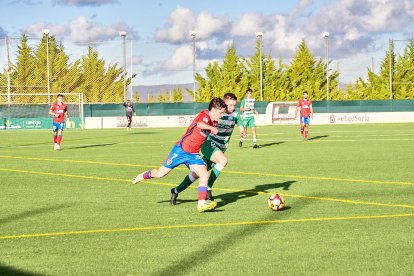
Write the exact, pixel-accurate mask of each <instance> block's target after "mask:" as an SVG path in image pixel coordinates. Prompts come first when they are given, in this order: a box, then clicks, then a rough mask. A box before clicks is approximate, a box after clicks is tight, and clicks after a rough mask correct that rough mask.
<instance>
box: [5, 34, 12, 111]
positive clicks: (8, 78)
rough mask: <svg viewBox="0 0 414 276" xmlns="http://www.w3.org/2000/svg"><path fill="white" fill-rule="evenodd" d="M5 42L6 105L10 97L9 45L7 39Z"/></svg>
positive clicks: (6, 38)
mask: <svg viewBox="0 0 414 276" xmlns="http://www.w3.org/2000/svg"><path fill="white" fill-rule="evenodd" d="M4 39H5V40H6V51H7V103H8V104H10V103H11V95H10V90H11V89H10V73H11V70H10V45H9V37H7V36H6V37H5V38H4Z"/></svg>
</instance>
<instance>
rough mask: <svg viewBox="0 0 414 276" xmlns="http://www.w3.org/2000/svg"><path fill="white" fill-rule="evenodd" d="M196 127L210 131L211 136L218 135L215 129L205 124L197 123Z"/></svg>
mask: <svg viewBox="0 0 414 276" xmlns="http://www.w3.org/2000/svg"><path fill="white" fill-rule="evenodd" d="M197 127H199V128H201V129H206V130H210V131H211V133H213V134H217V133H218V130H217V128H215V127H213V126H210V125H209V124H206V123H204V122H198V123H197Z"/></svg>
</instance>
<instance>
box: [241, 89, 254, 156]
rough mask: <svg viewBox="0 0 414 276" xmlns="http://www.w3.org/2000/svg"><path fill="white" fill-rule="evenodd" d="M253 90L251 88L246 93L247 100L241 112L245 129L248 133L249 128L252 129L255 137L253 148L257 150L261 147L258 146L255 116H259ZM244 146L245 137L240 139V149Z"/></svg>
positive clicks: (243, 102)
mask: <svg viewBox="0 0 414 276" xmlns="http://www.w3.org/2000/svg"><path fill="white" fill-rule="evenodd" d="M252 93H253V92H252V90H251V89H250V88H249V89H247V91H246V98H244V99H243V100H242V101H241V104H240V111H242V112H243V115H242V119H243V127H244V128H245V130H246V131H247V128H251V129H252V136H253V148H255V149H257V148H259V146H258V145H257V144H256V122H255V121H254V115H257V114H259V112H257V110H256V109H255V108H254V103H255V101H256V99H255V98H253V97H252ZM242 146H243V136H241V137H240V142H239V147H242Z"/></svg>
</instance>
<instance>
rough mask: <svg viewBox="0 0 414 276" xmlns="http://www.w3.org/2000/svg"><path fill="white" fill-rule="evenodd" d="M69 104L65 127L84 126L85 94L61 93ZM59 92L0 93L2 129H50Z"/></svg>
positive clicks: (0, 122)
mask: <svg viewBox="0 0 414 276" xmlns="http://www.w3.org/2000/svg"><path fill="white" fill-rule="evenodd" d="M60 94H62V95H63V96H64V100H63V102H64V103H65V104H66V105H67V106H68V115H69V119H66V121H65V128H83V125H84V116H83V94H82V93H60ZM57 95H58V94H47V93H44V94H21V93H20V94H0V129H50V128H51V127H52V121H53V118H52V116H50V115H49V109H50V107H51V105H52V104H53V103H54V102H56V96H57Z"/></svg>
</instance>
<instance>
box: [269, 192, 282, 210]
mask: <svg viewBox="0 0 414 276" xmlns="http://www.w3.org/2000/svg"><path fill="white" fill-rule="evenodd" d="M267 204H268V205H269V208H270V209H272V210H273V211H280V210H282V209H283V207H284V206H285V200H284V198H283V197H282V196H281V195H280V194H273V195H271V196H270V197H269V199H268V200H267Z"/></svg>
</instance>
